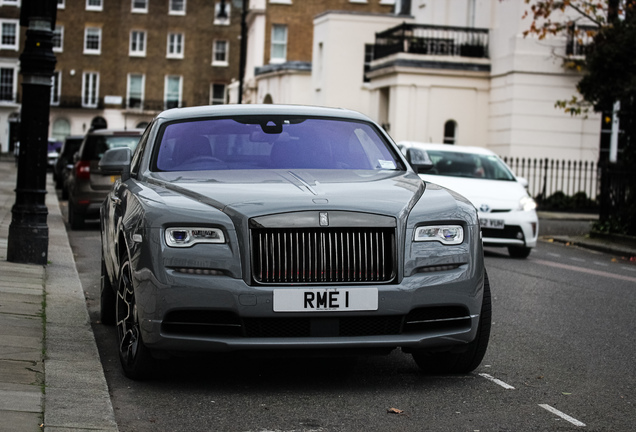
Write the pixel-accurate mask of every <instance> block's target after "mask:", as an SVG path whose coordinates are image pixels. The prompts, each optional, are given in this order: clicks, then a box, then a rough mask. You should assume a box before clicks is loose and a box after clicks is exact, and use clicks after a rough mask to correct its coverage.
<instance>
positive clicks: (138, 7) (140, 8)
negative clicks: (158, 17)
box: [130, 0, 148, 13]
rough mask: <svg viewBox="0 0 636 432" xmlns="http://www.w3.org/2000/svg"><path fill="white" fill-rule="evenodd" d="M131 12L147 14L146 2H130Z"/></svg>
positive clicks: (134, 0)
mask: <svg viewBox="0 0 636 432" xmlns="http://www.w3.org/2000/svg"><path fill="white" fill-rule="evenodd" d="M130 10H131V12H135V13H148V0H132V6H131V8H130Z"/></svg>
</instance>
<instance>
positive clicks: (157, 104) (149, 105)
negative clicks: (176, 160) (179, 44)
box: [51, 96, 188, 111]
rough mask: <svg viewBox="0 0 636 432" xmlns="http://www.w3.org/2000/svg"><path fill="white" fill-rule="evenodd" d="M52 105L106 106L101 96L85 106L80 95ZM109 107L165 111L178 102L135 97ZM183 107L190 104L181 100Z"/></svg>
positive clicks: (67, 97)
mask: <svg viewBox="0 0 636 432" xmlns="http://www.w3.org/2000/svg"><path fill="white" fill-rule="evenodd" d="M51 106H55V107H59V108H85V109H103V108H104V98H99V100H98V102H97V105H96V106H85V105H83V104H82V98H81V97H80V96H62V97H61V98H60V99H59V101H58V102H57V103H53V104H51ZM108 106H109V107H112V108H119V109H129V110H137V111H163V110H164V109H168V108H175V107H176V104H175V103H174V102H172V101H170V102H167V101H162V100H145V101H143V102H141V101H139V99H134V100H133V101H131V103H129V104H128V105H127V104H126V99H124V100H123V101H122V103H121V104H115V105H113V104H108ZM180 106H181V107H185V106H188V105H187V103H186V101H181V105H180Z"/></svg>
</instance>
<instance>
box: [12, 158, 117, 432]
mask: <svg viewBox="0 0 636 432" xmlns="http://www.w3.org/2000/svg"><path fill="white" fill-rule="evenodd" d="M16 176H17V169H16V166H15V163H14V161H13V158H12V157H10V158H7V157H3V158H0V431H11V432H15V431H42V430H44V431H50V432H60V431H74V432H75V431H92V432H95V431H109V432H112V431H117V430H118V429H117V424H116V423H115V415H114V412H113V407H112V405H111V401H110V395H109V393H108V386H107V385H106V380H105V378H104V372H103V370H102V366H101V362H100V359H99V353H98V352H97V346H96V344H95V338H94V336H93V331H92V329H91V326H90V320H89V316H88V312H87V309H86V302H85V299H84V292H83V290H82V286H81V283H80V280H79V276H78V274H77V269H76V267H75V260H74V258H73V253H72V251H71V247H70V245H69V242H68V236H67V234H66V228H65V226H64V221H63V219H62V214H61V213H60V207H59V203H58V200H57V194H56V193H55V190H54V188H53V183H52V181H51V180H50V179H49V182H48V184H47V191H48V193H47V196H46V206H47V208H48V211H49V214H48V219H47V224H48V227H49V251H48V256H49V263H48V264H47V265H46V266H38V265H30V264H15V263H10V262H7V237H8V232H9V225H10V224H11V208H12V207H13V204H14V203H15V192H14V190H15V187H16Z"/></svg>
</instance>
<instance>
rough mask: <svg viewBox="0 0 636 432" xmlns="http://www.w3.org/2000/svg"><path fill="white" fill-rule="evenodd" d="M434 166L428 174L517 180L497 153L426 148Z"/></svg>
mask: <svg viewBox="0 0 636 432" xmlns="http://www.w3.org/2000/svg"><path fill="white" fill-rule="evenodd" d="M426 153H428V156H429V157H430V158H431V161H432V162H433V168H432V169H431V170H430V171H427V172H426V174H432V175H441V176H449V177H468V178H480V179H487V180H509V181H515V177H514V175H513V174H512V172H510V170H509V169H508V167H507V166H506V164H505V163H504V162H503V161H502V160H501V159H499V158H498V157H497V156H495V155H480V154H471V153H457V152H447V151H439V150H426Z"/></svg>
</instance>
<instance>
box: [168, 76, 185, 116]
mask: <svg viewBox="0 0 636 432" xmlns="http://www.w3.org/2000/svg"><path fill="white" fill-rule="evenodd" d="M165 85H166V87H165V95H164V101H165V109H170V108H178V107H180V106H181V85H182V79H181V77H180V76H174V75H168V76H166V84H165Z"/></svg>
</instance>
